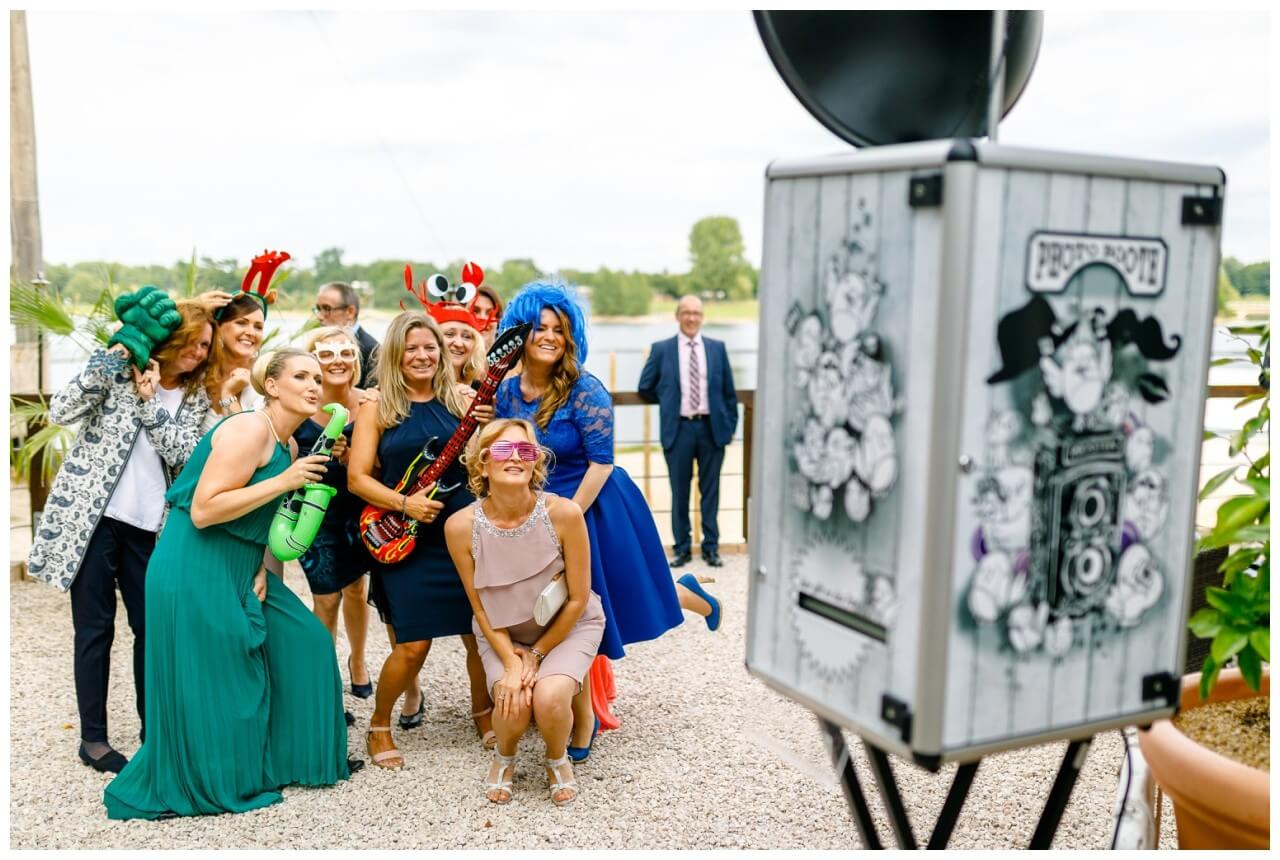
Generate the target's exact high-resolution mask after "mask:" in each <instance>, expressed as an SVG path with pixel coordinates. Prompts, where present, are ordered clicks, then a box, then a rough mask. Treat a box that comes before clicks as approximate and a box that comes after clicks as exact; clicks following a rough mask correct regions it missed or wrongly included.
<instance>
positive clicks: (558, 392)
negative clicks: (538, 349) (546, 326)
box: [526, 306, 582, 430]
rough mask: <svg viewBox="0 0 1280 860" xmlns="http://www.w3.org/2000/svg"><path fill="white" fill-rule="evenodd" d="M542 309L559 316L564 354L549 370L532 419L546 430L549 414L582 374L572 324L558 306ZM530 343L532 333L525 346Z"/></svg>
mask: <svg viewBox="0 0 1280 860" xmlns="http://www.w3.org/2000/svg"><path fill="white" fill-rule="evenodd" d="M544 310H548V311H551V312H552V313H553V314H555V315H556V316H557V317H558V318H559V320H560V330H561V332H563V334H564V355H562V356H560V366H559V367H557V368H556V369H555V370H553V371H552V372H551V381H550V382H549V383H548V384H547V390H546V391H545V392H543V394H542V402H541V403H539V404H538V411H537V412H535V413H534V415H533V420H534V421H536V422H537V424H538V426H539V427H541V428H542V429H543V430H546V429H547V425H548V424H550V423H551V416H553V415H555V414H556V410H557V409H559V408H560V407H561V406H563V405H565V403H567V402H568V401H569V394H570V393H571V392H572V391H573V386H575V385H577V384H578V377H580V376H581V375H582V366H581V365H580V364H579V363H578V342H577V341H576V340H574V337H573V326H572V324H570V322H569V317H568V316H566V315H565V313H564V311H562V310H560V309H559V308H555V307H551V306H547V307H546V308H544ZM534 330H535V331H536V330H537V326H534ZM532 344H533V335H532V334H531V335H530V336H529V340H528V341H527V346H526V348H528V346H532Z"/></svg>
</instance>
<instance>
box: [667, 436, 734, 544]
mask: <svg viewBox="0 0 1280 860" xmlns="http://www.w3.org/2000/svg"><path fill="white" fill-rule="evenodd" d="M662 453H663V455H664V456H665V457H666V459H667V474H668V475H669V476H670V479H671V534H672V537H673V538H674V540H675V553H676V555H683V554H684V553H687V552H689V549H690V546H691V543H692V541H691V538H690V536H689V533H690V525H689V492H690V486H691V485H692V484H693V463H694V461H695V460H696V461H697V463H698V492H700V493H701V494H702V508H701V510H702V554H703V555H707V554H708V553H713V552H719V551H720V526H719V525H718V524H717V522H716V515H717V514H718V513H719V512H720V464H721V463H723V462H724V448H723V446H720V445H717V444H716V443H715V441H714V440H713V439H712V438H711V421H710V419H707V418H703V419H702V420H701V421H687V420H685V419H683V418H682V419H680V424H679V426H678V427H677V428H676V439H675V442H674V443H673V444H672V445H671V447H670V448H664V449H662Z"/></svg>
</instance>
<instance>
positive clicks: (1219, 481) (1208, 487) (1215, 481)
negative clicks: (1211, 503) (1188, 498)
mask: <svg viewBox="0 0 1280 860" xmlns="http://www.w3.org/2000/svg"><path fill="white" fill-rule="evenodd" d="M1236 468H1237V467H1236V466H1232V467H1231V468H1230V469H1226V470H1224V471H1221V472H1219V473H1218V474H1216V475H1214V476H1213V477H1212V478H1210V479H1209V480H1207V481H1205V483H1204V489H1202V490H1201V491H1200V496H1199V499H1200V501H1202V502H1203V501H1204V500H1205V499H1207V498H1209V496H1211V495H1213V491H1214V490H1216V489H1218V487H1221V486H1222V485H1223V484H1225V483H1226V482H1227V479H1228V478H1230V477H1231V476H1232V475H1234V474H1235V473H1236Z"/></svg>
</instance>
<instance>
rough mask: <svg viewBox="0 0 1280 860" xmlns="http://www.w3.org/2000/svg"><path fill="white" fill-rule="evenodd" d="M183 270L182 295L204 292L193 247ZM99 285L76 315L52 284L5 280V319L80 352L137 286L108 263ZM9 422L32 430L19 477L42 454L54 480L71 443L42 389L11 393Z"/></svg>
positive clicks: (99, 340) (110, 326) (278, 281)
mask: <svg viewBox="0 0 1280 860" xmlns="http://www.w3.org/2000/svg"><path fill="white" fill-rule="evenodd" d="M181 265H182V268H183V269H184V272H183V278H182V288H181V289H182V297H183V298H194V297H196V296H197V295H199V294H200V293H201V292H202V291H203V289H202V288H203V286H204V284H203V283H202V277H201V272H200V268H199V266H198V265H197V263H196V252H195V250H194V249H193V250H192V252H191V259H190V261H189V262H187V263H185V264H181ZM288 276H289V273H288V272H287V271H284V270H281V271H278V272H276V276H275V278H274V279H273V280H272V282H271V288H272V289H276V290H279V288H280V287H281V285H282V284H283V283H284V281H285V279H286V278H288ZM102 277H103V287H102V290H101V291H100V292H99V293H98V296H97V298H96V299H95V300H94V303H93V305H92V306H91V307H90V308H89V310H88V312H87V313H86V314H85V315H84V316H82V317H79V316H75V315H73V314H72V313H71V311H70V310H68V307H67V305H66V303H65V302H64V301H63V300H62V297H61V296H59V295H58V293H57V291H56V290H55V289H53V288H52V287H49V288H44V287H40V286H37V285H35V284H33V283H30V282H28V281H20V280H16V279H10V281H9V318H10V321H11V323H12V324H13V325H15V326H27V327H31V328H36V329H39V330H41V331H43V332H44V333H45V334H46V335H52V336H55V337H62V338H67V339H69V340H70V341H71V342H72V343H74V344H75V345H76V346H77V347H79V348H80V349H81V350H82V351H83V352H84V353H85V354H88V353H90V352H92V351H93V350H94V349H95V348H97V347H99V346H105V345H106V344H107V341H109V340H110V339H111V335H112V333H113V332H114V331H115V329H116V327H117V324H118V320H117V319H116V315H115V302H116V298H117V297H118V296H119V295H120V294H121V293H122V292H126V291H127V290H129V289H136V287H137V285H129V286H125V287H122V286H121V285H120V284H117V282H116V269H115V267H114V266H107V267H105V268H104V269H103V272H102ZM318 324H319V323H318V321H316V320H314V319H312V320H309V321H308V323H307V324H306V325H304V326H302V328H301V329H300V330H299V331H297V332H295V333H294V334H293V335H292V337H290V340H292V339H293V338H296V337H298V336H299V335H301V334H303V333H304V332H306V331H308V330H310V329H312V328H315V327H316V325H318ZM280 334H281V331H280V328H279V327H276V328H273V329H271V330H270V331H268V332H267V333H266V336H265V337H264V338H263V340H262V347H263V348H267V347H268V345H269V344H270V343H271V342H272V341H274V340H276V339H277V338H278V337H280ZM9 414H10V416H11V417H10V420H11V422H12V423H14V424H21V425H23V426H25V427H27V428H36V429H35V432H28V433H27V434H26V436H25V437H24V439H23V440H22V443H21V444H20V445H19V446H18V448H17V449H16V450H15V451H14V452H13V453H12V456H11V461H10V466H11V468H12V469H13V471H14V473H15V475H16V477H17V479H18V480H20V481H29V480H30V479H31V466H32V464H33V462H35V461H36V460H37V458H39V457H40V455H41V454H43V458H41V459H40V462H41V476H42V477H43V479H44V482H45V483H48V482H49V481H51V480H52V479H53V476H54V475H55V474H56V473H57V471H58V467H59V466H60V465H61V463H62V458H63V456H64V455H65V453H66V451H67V448H68V447H69V446H70V444H71V440H72V438H73V434H72V432H71V430H70V429H68V428H66V427H62V426H59V425H57V424H53V423H50V422H49V405H48V403H47V402H46V401H45V399H44V393H43V392H37V394H36V398H35V399H34V400H32V399H27V398H21V397H11V398H10V404H9Z"/></svg>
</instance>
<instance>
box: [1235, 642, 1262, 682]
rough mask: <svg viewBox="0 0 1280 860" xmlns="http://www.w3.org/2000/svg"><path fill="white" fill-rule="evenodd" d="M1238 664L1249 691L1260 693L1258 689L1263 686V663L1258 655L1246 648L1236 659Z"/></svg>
mask: <svg viewBox="0 0 1280 860" xmlns="http://www.w3.org/2000/svg"><path fill="white" fill-rule="evenodd" d="M1236 663H1237V664H1238V665H1239V666H1240V674H1241V676H1243V677H1244V682H1245V683H1246V684H1248V685H1249V689H1250V690H1253V691H1254V692H1255V693H1256V692H1258V688H1259V687H1260V686H1262V661H1261V660H1260V659H1258V655H1257V653H1256V652H1255V651H1254V650H1253V649H1252V648H1245V649H1244V650H1242V651H1241V652H1240V656H1239V657H1237V658H1236Z"/></svg>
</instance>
